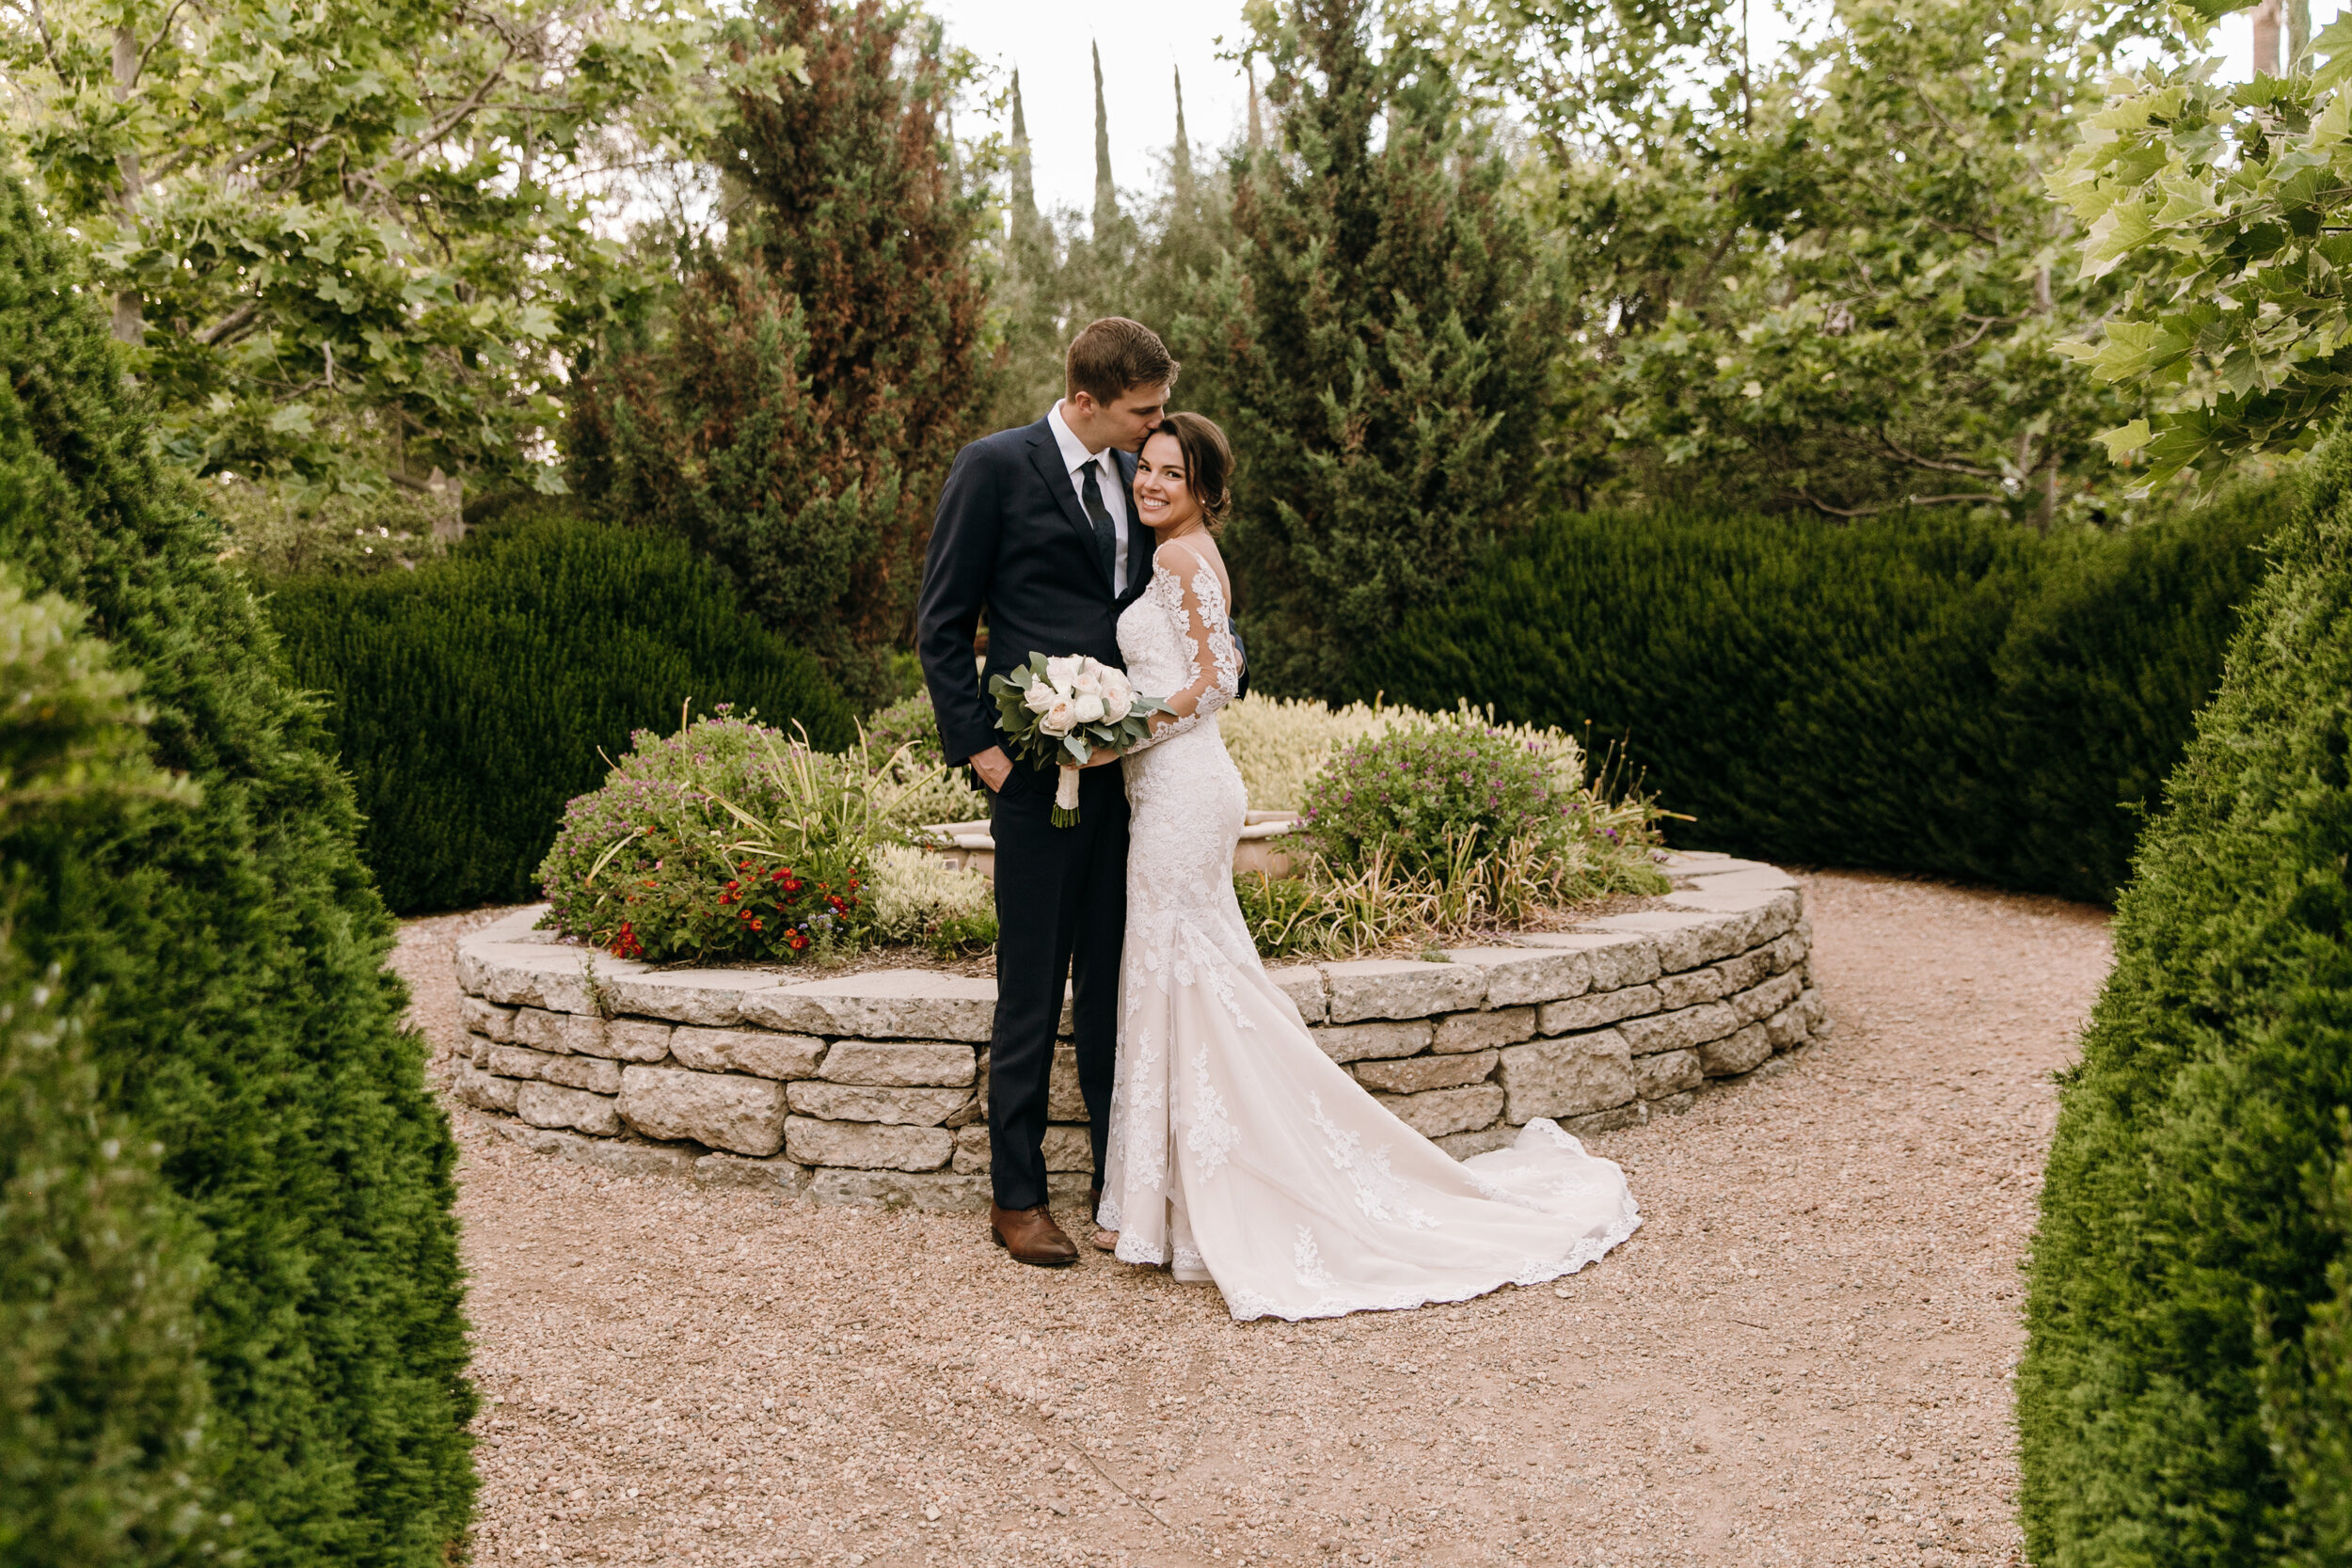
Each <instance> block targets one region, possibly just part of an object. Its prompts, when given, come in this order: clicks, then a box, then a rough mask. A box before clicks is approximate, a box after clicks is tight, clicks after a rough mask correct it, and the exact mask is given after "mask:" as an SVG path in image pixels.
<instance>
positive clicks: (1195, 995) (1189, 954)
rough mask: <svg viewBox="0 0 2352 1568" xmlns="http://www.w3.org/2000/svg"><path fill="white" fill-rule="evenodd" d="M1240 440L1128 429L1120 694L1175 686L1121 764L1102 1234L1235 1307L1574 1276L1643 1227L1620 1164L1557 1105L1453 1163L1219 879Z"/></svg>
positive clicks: (1230, 792)
mask: <svg viewBox="0 0 2352 1568" xmlns="http://www.w3.org/2000/svg"><path fill="white" fill-rule="evenodd" d="M1231 472H1232V449H1231V448H1230V447H1229V446H1228V445H1227V444H1226V440H1225V436H1224V433H1223V432H1222V431H1220V430H1218V429H1217V427H1216V425H1215V424H1214V423H1212V422H1211V421H1209V420H1205V419H1203V418H1201V417H1200V415H1198V414H1173V415H1170V416H1168V419H1167V420H1166V421H1165V422H1164V423H1162V424H1161V425H1160V426H1159V428H1158V429H1157V430H1156V431H1155V432H1154V433H1153V434H1152V436H1151V438H1150V439H1149V440H1147V441H1146V442H1145V443H1144V447H1143V452H1142V457H1141V460H1140V462H1139V464H1138V465H1137V467H1136V480H1135V499H1136V514H1137V515H1138V516H1139V518H1140V520H1141V521H1142V522H1144V523H1145V524H1147V525H1148V526H1149V527H1150V528H1151V529H1152V533H1153V535H1154V536H1155V537H1156V539H1157V542H1158V547H1157V549H1156V550H1155V551H1154V553H1153V555H1152V579H1151V583H1150V586H1149V587H1148V588H1146V589H1145V590H1144V592H1143V594H1142V595H1141V596H1140V597H1139V598H1137V599H1136V601H1135V602H1134V603H1133V604H1132V605H1130V606H1129V607H1128V609H1127V610H1126V611H1125V612H1124V613H1123V614H1121V615H1120V619H1119V651H1120V655H1121V657H1123V658H1124V659H1125V661H1126V665H1127V671H1128V673H1129V675H1130V676H1131V678H1132V679H1133V681H1134V684H1135V686H1136V689H1137V690H1141V691H1172V692H1174V693H1175V696H1174V697H1173V698H1172V699H1171V700H1170V701H1169V704H1168V705H1169V706H1170V707H1171V708H1172V709H1173V710H1174V712H1173V713H1172V714H1164V715H1155V716H1154V717H1153V719H1152V735H1151V736H1150V738H1149V739H1146V740H1143V741H1141V742H1138V743H1137V744H1136V745H1135V746H1134V747H1132V748H1130V749H1129V750H1128V752H1127V753H1126V754H1125V756H1124V757H1122V758H1121V759H1120V767H1121V768H1123V769H1124V771H1125V774H1126V784H1127V796H1128V800H1129V801H1130V803H1131V807H1132V810H1133V814H1134V815H1133V824H1132V828H1131V835H1132V836H1131V839H1130V846H1129V849H1128V860H1127V939H1126V946H1125V949H1124V953H1123V956H1122V958H1121V962H1120V976H1121V978H1120V990H1121V995H1120V1019H1119V1055H1118V1071H1117V1077H1116V1080H1115V1084H1114V1087H1113V1089H1112V1093H1111V1110H1110V1147H1109V1154H1108V1158H1107V1161H1106V1164H1105V1166H1104V1188H1103V1197H1102V1206H1101V1208H1100V1209H1099V1210H1098V1211H1097V1212H1096V1216H1095V1217H1096V1223H1097V1224H1098V1225H1100V1226H1101V1227H1103V1231H1102V1234H1101V1235H1100V1236H1098V1238H1097V1240H1096V1243H1095V1244H1096V1245H1098V1246H1101V1247H1104V1249H1105V1250H1109V1251H1113V1252H1115V1253H1116V1255H1117V1256H1118V1257H1119V1258H1120V1259H1121V1260H1123V1261H1126V1262H1130V1263H1148V1264H1171V1265H1172V1266H1173V1271H1174V1274H1175V1276H1176V1277H1177V1278H1178V1279H1180V1280H1188V1281H1214V1282H1215V1283H1216V1286H1217V1288H1218V1290H1220V1291H1223V1292H1224V1296H1225V1302H1226V1305H1227V1307H1230V1308H1231V1309H1232V1314H1233V1316H1234V1317H1235V1318H1237V1319H1250V1318H1261V1317H1267V1316H1273V1317H1279V1318H1287V1319H1291V1320H1294V1321H1295V1320H1297V1319H1301V1318H1323V1317H1335V1316H1338V1315H1340V1314H1342V1313H1346V1312H1356V1311H1361V1310H1364V1309H1367V1308H1396V1307H1418V1306H1421V1305H1422V1304H1423V1303H1426V1302H1438V1301H1462V1300H1466V1299H1468V1298H1469V1297H1471V1296H1476V1295H1482V1294H1484V1293H1486V1291H1492V1290H1494V1289H1496V1288H1497V1287H1499V1286H1502V1285H1513V1284H1516V1285H1531V1284H1534V1283H1535V1282H1537V1281H1539V1280H1546V1279H1555V1278H1558V1277H1559V1276H1560V1275H1565V1274H1571V1273H1574V1272H1575V1271H1576V1270H1578V1269H1581V1268H1582V1267H1583V1266H1584V1265H1585V1264H1587V1263H1589V1262H1591V1261H1592V1260H1593V1259H1597V1258H1598V1257H1600V1256H1601V1255H1602V1254H1603V1253H1605V1252H1607V1251H1608V1250H1609V1249H1610V1248H1612V1247H1613V1246H1615V1245H1616V1244H1617V1243H1619V1242H1622V1241H1624V1240H1625V1239H1626V1238H1627V1237H1628V1236H1629V1235H1631V1234H1632V1233H1633V1231H1634V1229H1635V1227H1638V1226H1639V1225H1640V1224H1641V1217H1640V1215H1639V1213H1638V1212H1637V1211H1636V1210H1635V1207H1634V1203H1633V1198H1632V1196H1631V1194H1630V1193H1629V1192H1628V1191H1627V1189H1626V1182H1625V1176H1624V1173H1623V1172H1622V1171H1620V1170H1619V1169H1618V1168H1617V1166H1616V1165H1615V1164H1613V1163H1612V1162H1610V1161H1607V1160H1602V1159H1597V1158H1595V1157H1594V1156H1591V1155H1588V1154H1586V1153H1585V1152H1584V1148H1583V1146H1582V1145H1581V1144H1580V1143H1579V1142H1577V1140H1576V1139H1575V1138H1573V1137H1570V1136H1569V1135H1568V1134H1567V1133H1565V1132H1562V1131H1561V1130H1560V1128H1559V1127H1558V1126H1557V1125H1556V1124H1555V1123H1553V1122H1550V1121H1545V1120H1537V1121H1533V1122H1530V1123H1529V1124H1528V1125H1527V1128H1526V1130H1525V1131H1524V1132H1521V1133H1520V1134H1519V1137H1518V1142H1517V1143H1515V1144H1514V1145H1512V1146H1511V1147H1510V1148H1503V1149H1497V1150H1494V1151H1493V1152H1491V1153H1486V1154H1481V1155H1478V1156H1477V1157H1475V1158H1473V1159H1471V1160H1469V1161H1466V1162H1459V1163H1457V1162H1456V1161H1455V1160H1454V1158H1453V1157H1452V1156H1451V1155H1449V1154H1447V1153H1446V1152H1445V1151H1444V1150H1443V1149H1441V1148H1438V1146H1437V1145H1435V1144H1433V1143H1431V1142H1430V1141H1429V1140H1428V1139H1426V1138H1424V1137H1422V1135H1421V1134H1420V1133H1418V1132H1414V1131H1413V1130H1412V1129H1411V1128H1409V1127H1407V1126H1406V1125H1405V1124H1404V1123H1403V1122H1401V1121H1399V1120H1398V1119H1397V1118H1396V1117H1394V1116H1392V1115H1391V1114H1390V1113H1389V1112H1388V1111H1387V1110H1385V1109H1383V1108H1382V1107H1381V1106H1380V1105H1379V1104H1378V1103H1377V1102H1376V1101H1374V1100H1373V1098H1372V1096H1371V1095H1369V1094H1367V1093H1366V1092H1365V1091H1364V1090H1363V1089H1362V1088H1361V1087H1360V1086H1359V1085H1357V1083H1356V1081H1355V1080H1354V1079H1353V1078H1351V1077H1349V1076H1348V1074H1347V1072H1346V1071H1345V1069H1343V1068H1341V1067H1340V1066H1339V1065H1338V1064H1336V1063H1334V1062H1333V1061H1332V1060H1331V1059H1330V1058H1329V1057H1327V1056H1326V1055H1325V1054H1324V1053H1323V1051H1322V1049H1321V1048H1320V1047H1319V1046H1317V1045H1316V1044H1315V1041H1314V1038H1313V1037H1312V1036H1311V1035H1310V1034H1309V1033H1308V1031H1307V1028H1306V1025H1305V1024H1304V1023H1303V1022H1301V1020H1300V1018H1299V1013H1298V1009H1297V1007H1296V1006H1295V1005H1294V1004H1293V1003H1292V1002H1291V1000H1290V999H1289V998H1288V997H1286V996H1285V995H1283V994H1282V992H1281V991H1280V990H1278V989H1276V987H1275V985H1274V983H1273V982H1272V981H1271V980H1269V979H1268V978H1267V977H1266V974H1265V970H1264V969H1263V966H1262V965H1261V964H1260V963H1259V961H1258V954H1257V949H1256V947H1255V945H1254V944H1253V943H1252V942H1251V941H1250V937H1249V932H1248V927H1246V926H1245V925H1244V924H1243V921H1242V915H1241V907H1240V905H1239V904H1238V903H1237V902H1236V901H1235V899H1234V896H1233V842H1234V838H1235V836H1236V834H1237V833H1238V832H1239V831H1240V829H1241V826H1242V816H1243V813H1244V810H1245V809H1246V807H1247V805H1248V800H1247V798H1246V796H1245V793H1244V791H1243V788H1242V781H1241V774H1240V773H1239V772H1238V771H1237V770H1236V769H1235V768H1234V767H1233V762H1232V758H1231V757H1229V756H1228V755H1227V754H1226V752H1225V744H1224V742H1223V741H1222V740H1220V739H1219V738H1218V736H1217V727H1216V710H1217V709H1218V708H1219V707H1220V706H1222V705H1224V704H1225V703H1226V702H1228V701H1229V700H1231V699H1232V696H1233V694H1234V691H1235V690H1236V689H1237V688H1238V687H1239V684H1240V661H1239V658H1238V657H1237V654H1236V651H1235V648H1234V644H1233V640H1232V633H1231V626H1230V623H1229V620H1228V617H1227V613H1226V606H1227V604H1228V603H1229V602H1230V600H1231V597H1232V581H1231V579H1230V578H1228V576H1227V575H1226V571H1225V563H1224V561H1223V560H1222V558H1220V557H1219V555H1218V554H1217V548H1216V541H1215V539H1214V538H1213V537H1212V532H1213V531H1214V530H1215V528H1216V524H1217V522H1218V520H1219V519H1220V517H1221V516H1222V515H1223V513H1224V511H1225V508H1226V505H1227V499H1228V498H1227V481H1228V479H1229V477H1230V475H1231Z"/></svg>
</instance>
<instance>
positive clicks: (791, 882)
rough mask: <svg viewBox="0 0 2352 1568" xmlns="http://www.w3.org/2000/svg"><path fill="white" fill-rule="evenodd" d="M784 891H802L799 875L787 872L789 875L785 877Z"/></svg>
mask: <svg viewBox="0 0 2352 1568" xmlns="http://www.w3.org/2000/svg"><path fill="white" fill-rule="evenodd" d="M784 891H785V892H787V893H798V892H800V891H801V879H799V878H798V877H794V876H791V875H789V874H787V876H786V877H785V879H784Z"/></svg>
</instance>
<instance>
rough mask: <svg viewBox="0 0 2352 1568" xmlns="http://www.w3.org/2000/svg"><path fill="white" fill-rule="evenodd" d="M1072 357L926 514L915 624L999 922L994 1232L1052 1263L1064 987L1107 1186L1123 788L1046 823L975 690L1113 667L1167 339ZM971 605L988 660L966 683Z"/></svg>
mask: <svg viewBox="0 0 2352 1568" xmlns="http://www.w3.org/2000/svg"><path fill="white" fill-rule="evenodd" d="M1064 369H1065V380H1064V395H1063V396H1062V397H1061V398H1060V399H1059V400H1058V401H1057V402H1056V404H1054V406H1053V407H1052V408H1050V409H1048V410H1046V411H1045V414H1044V417H1043V418H1042V419H1040V420H1038V421H1037V422H1036V423H1035V424H1032V425H1028V426H1025V427H1024V428H1021V429H1017V430H1006V431H999V432H998V433H997V434H995V435H993V436H986V437H983V438H982V439H980V440H977V441H975V442H973V443H972V444H971V445H970V446H968V447H965V448H964V449H963V451H961V452H959V453H958V454H957V456H956V461H955V466H954V467H953V468H952V469H951V470H950V471H949V473H948V476H947V483H946V487H945V488H944V489H943V490H942V491H941V492H940V497H939V509H938V512H937V514H936V515H935V516H934V517H933V519H932V524H931V539H930V551H929V553H928V555H927V556H926V558H925V561H924V567H923V587H922V594H921V597H920V599H919V601H918V603H917V607H916V625H915V632H916V641H917V645H918V648H919V650H920V652H921V654H922V658H923V673H924V678H925V682H926V684H927V685H928V686H929V687H930V693H931V702H932V705H933V706H934V707H935V708H936V709H937V710H938V714H939V733H940V738H941V740H942V741H943V742H944V744H945V749H946V759H947V762H948V763H949V765H950V766H954V765H957V764H964V763H968V764H969V765H970V766H971V768H972V771H973V773H974V774H975V775H976V776H977V778H978V779H979V781H980V783H982V784H985V785H986V786H987V787H988V789H989V792H990V794H991V796H992V800H991V805H990V827H991V832H992V834H993V837H994V839H995V843H996V856H995V862H996V872H995V876H996V912H997V920H998V927H999V930H1000V933H1001V934H1000V936H999V937H998V940H997V944H996V1017H995V1023H994V1027H993V1032H992V1036H991V1039H990V1044H989V1059H988V1129H989V1179H990V1182H991V1184H992V1186H993V1188H994V1198H995V1205H994V1211H993V1212H994V1216H995V1219H994V1224H993V1230H994V1233H995V1234H996V1236H997V1237H998V1239H999V1240H1001V1241H1003V1242H1004V1243H1005V1244H1006V1246H1007V1247H1008V1248H1009V1250H1010V1251H1011V1252H1012V1254H1013V1255H1014V1256H1015V1257H1017V1258H1019V1259H1022V1260H1023V1261H1024V1262H1033V1263H1041V1264H1047V1265H1052V1264H1066V1263H1071V1262H1074V1261H1076V1259H1077V1251H1076V1248H1075V1247H1074V1246H1073V1245H1072V1243H1071V1242H1070V1240H1069V1238H1068V1237H1067V1236H1066V1235H1064V1234H1063V1232H1062V1230H1061V1228H1060V1227H1058V1226H1057V1225H1056V1224H1055V1223H1054V1220H1053V1217H1052V1215H1051V1213H1050V1212H1048V1211H1047V1208H1046V1202H1047V1197H1048V1192H1047V1178H1046V1169H1045V1157H1044V1152H1043V1143H1044V1137H1045V1128H1046V1119H1047V1118H1046V1098H1047V1090H1048V1087H1049V1084H1050V1081H1051V1078H1052V1073H1053V1065H1054V1041H1055V1035H1056V1033H1057V1023H1058V1022H1059V1020H1060V1017H1061V1008H1062V992H1063V988H1064V986H1065V984H1066V985H1067V986H1068V987H1069V989H1070V991H1071V1003H1072V1026H1073V1027H1072V1036H1073V1047H1074V1050H1075V1053H1076V1056H1077V1069H1078V1071H1077V1076H1078V1086H1079V1090H1080V1093H1081V1094H1082V1095H1083V1097H1084V1099H1085V1101H1086V1107H1087V1118H1088V1120H1089V1123H1090V1124H1091V1132H1092V1150H1091V1152H1092V1163H1093V1178H1092V1182H1091V1185H1092V1186H1093V1187H1094V1188H1096V1189H1098V1190H1099V1189H1100V1187H1101V1186H1102V1181H1103V1163H1104V1140H1105V1136H1106V1129H1107V1127H1108V1124H1109V1115H1110V1099H1111V1078H1112V1069H1113V1064H1114V1061H1115V1057H1116V1053H1117V1049H1118V1028H1119V1021H1118V1012H1117V1008H1118V988H1119V959H1120V947H1121V945H1122V943H1123V942H1124V941H1125V939H1126V921H1127V889H1126V877H1127V833H1128V823H1129V815H1128V806H1127V796H1126V791H1125V788H1124V787H1123V785H1122V784H1121V782H1120V770H1119V769H1118V768H1108V767H1093V768H1087V769H1085V770H1084V772H1083V773H1082V774H1081V776H1080V783H1079V804H1078V808H1077V818H1078V819H1077V822H1076V824H1075V825H1074V826H1071V827H1067V828H1057V827H1055V826H1054V825H1053V822H1052V814H1053V809H1054V799H1055V784H1054V781H1055V779H1056V777H1057V773H1056V772H1055V770H1053V769H1046V770H1044V771H1043V772H1041V771H1040V770H1039V769H1037V768H1032V767H1029V766H1026V765H1021V766H1016V765H1015V764H1014V762H1013V760H1012V759H1011V758H1010V757H1009V756H1008V755H1007V754H1006V752H1005V750H1004V748H1003V746H1002V745H1001V744H1000V743H999V736H998V734H997V730H996V719H997V710H996V705H995V704H994V703H993V702H991V701H990V700H989V699H988V697H987V696H986V693H987V691H988V690H989V689H990V687H989V679H990V677H992V676H995V675H1000V674H1006V673H1009V672H1011V671H1013V670H1015V669H1018V668H1020V667H1022V666H1023V665H1025V664H1026V663H1027V662H1028V660H1029V657H1030V655H1032V654H1044V655H1046V656H1047V657H1055V658H1061V657H1070V656H1072V655H1084V656H1086V657H1092V658H1095V659H1099V660H1101V661H1102V662H1103V663H1104V664H1106V665H1109V666H1110V667H1112V668H1114V669H1123V668H1124V667H1125V666H1124V661H1123V660H1122V659H1121V658H1120V651H1119V631H1118V627H1119V614H1120V610H1122V609H1124V608H1125V607H1126V606H1127V605H1129V604H1130V603H1132V602H1133V601H1134V600H1135V598H1136V595H1137V594H1140V593H1141V591H1142V589H1143V587H1144V586H1145V585H1146V584H1147V583H1148V582H1149V581H1150V580H1151V576H1152V534H1151V531H1150V530H1149V529H1147V528H1145V527H1144V526H1143V525H1142V524H1141V523H1140V522H1138V521H1137V518H1136V504H1135V490H1134V486H1135V476H1136V458H1135V454H1136V451H1138V450H1140V449H1141V447H1142V446H1143V443H1144V441H1145V439H1146V438H1147V437H1148V436H1150V435H1151V434H1152V430H1153V429H1154V428H1155V427H1156V426H1158V425H1159V423H1160V422H1161V420H1162V419H1163V418H1164V417H1165V415H1166V413H1167V408H1168V393H1169V390H1170V388H1173V387H1174V385H1175V381H1176V372H1177V365H1176V361H1175V360H1174V359H1173V358H1172V357H1170V356H1169V355H1168V345H1167V344H1165V343H1163V342H1162V341H1160V338H1159V334H1157V333H1156V332H1153V331H1152V329H1151V328H1150V327H1148V326H1145V325H1143V324H1142V323H1140V322H1133V321H1129V320H1127V319H1125V318H1124V317H1119V316H1114V317H1110V318H1108V319H1106V320H1104V321H1098V322H1095V323H1093V324H1092V325H1089V326H1088V327H1087V328H1086V329H1085V330H1084V331H1082V332H1080V333H1079V334H1078V335H1077V337H1076V338H1075V339H1074V340H1073V341H1072V342H1071V345H1070V351H1069V356H1068V358H1067V359H1066V360H1065V363H1064ZM983 617H985V619H986V623H987V626H988V655H987V662H986V666H985V668H984V669H983V670H981V671H980V672H979V673H978V675H977V678H976V677H975V673H974V671H973V661H972V655H973V640H974V636H975V634H976V633H977V630H978V628H979V626H980V625H981V622H982V619H983ZM1104 760H1108V759H1107V758H1105V759H1104Z"/></svg>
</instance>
